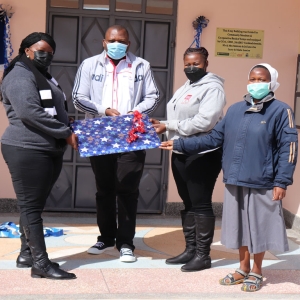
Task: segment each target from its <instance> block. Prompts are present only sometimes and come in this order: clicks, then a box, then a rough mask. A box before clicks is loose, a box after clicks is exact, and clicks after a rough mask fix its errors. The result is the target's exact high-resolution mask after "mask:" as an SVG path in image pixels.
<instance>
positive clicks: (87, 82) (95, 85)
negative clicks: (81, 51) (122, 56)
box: [72, 51, 159, 118]
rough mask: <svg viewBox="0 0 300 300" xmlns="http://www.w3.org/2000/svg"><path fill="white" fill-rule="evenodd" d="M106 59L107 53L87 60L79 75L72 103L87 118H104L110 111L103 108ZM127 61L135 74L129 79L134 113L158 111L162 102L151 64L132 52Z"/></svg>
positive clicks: (80, 68) (76, 79)
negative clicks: (157, 107)
mask: <svg viewBox="0 0 300 300" xmlns="http://www.w3.org/2000/svg"><path fill="white" fill-rule="evenodd" d="M105 57H106V52H105V51H103V52H102V53H101V54H99V55H96V56H93V57H90V58H87V59H85V60H84V61H83V62H82V64H81V65H80V67H79V69H78V71H77V74H76V78H75V83H74V88H73V93H72V97H73V103H74V106H75V107H76V109H78V110H80V111H82V112H85V113H86V115H85V116H86V118H94V117H95V116H103V115H105V110H106V109H107V107H104V106H103V105H102V94H103V86H104V83H105V77H106V70H105ZM126 59H127V60H128V59H129V60H130V61H131V63H132V70H133V74H134V76H132V78H129V80H130V81H131V82H130V84H129V88H130V95H131V97H130V99H131V110H133V111H134V110H137V111H139V112H140V113H145V114H149V113H151V112H152V111H153V110H154V109H155V108H156V106H157V104H158V101H159V91H158V88H157V86H156V84H155V81H154V78H153V74H152V72H151V69H150V64H149V62H147V61H146V60H144V59H142V58H140V57H137V56H135V55H133V54H132V53H131V52H128V53H127V57H126ZM119 105H122V103H120V104H119Z"/></svg>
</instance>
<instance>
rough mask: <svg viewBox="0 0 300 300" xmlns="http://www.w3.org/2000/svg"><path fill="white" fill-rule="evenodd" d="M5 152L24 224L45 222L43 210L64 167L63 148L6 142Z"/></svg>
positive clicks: (21, 220)
mask: <svg viewBox="0 0 300 300" xmlns="http://www.w3.org/2000/svg"><path fill="white" fill-rule="evenodd" d="M1 151H2V155H3V158H4V160H5V162H6V164H7V166H8V169H9V172H10V174H11V178H12V183H13V187H14V190H15V193H16V196H17V201H18V206H19V207H20V225H21V226H27V225H35V224H39V223H42V222H43V219H42V217H41V214H42V211H43V209H44V207H45V204H46V200H47V198H48V196H49V194H50V192H51V189H52V187H53V185H54V183H55V182H56V180H57V178H58V176H59V174H60V171H61V168H62V161H63V151H53V152H51V151H40V150H33V149H27V148H22V147H15V146H9V145H3V144H1Z"/></svg>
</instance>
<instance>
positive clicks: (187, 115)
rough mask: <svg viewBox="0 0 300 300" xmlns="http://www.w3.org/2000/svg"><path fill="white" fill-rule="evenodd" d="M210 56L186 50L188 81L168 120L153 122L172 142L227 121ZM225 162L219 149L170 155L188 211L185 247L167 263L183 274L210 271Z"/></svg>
mask: <svg viewBox="0 0 300 300" xmlns="http://www.w3.org/2000/svg"><path fill="white" fill-rule="evenodd" d="M207 57H208V52H207V50H206V49H205V48H204V47H200V48H188V49H187V50H186V51H185V53H184V56H183V58H184V72H185V74H186V76H187V78H188V81H187V82H186V83H185V84H184V85H183V86H182V87H180V88H179V89H178V90H177V91H176V92H175V94H174V96H173V97H172V99H171V100H170V101H169V102H168V105H167V116H168V119H167V121H158V120H155V119H151V121H152V123H153V126H154V127H155V129H156V132H157V133H158V134H160V133H163V132H167V135H168V139H169V140H173V139H178V138H186V137H191V136H200V135H205V134H207V133H208V132H210V131H211V130H212V129H213V128H214V126H215V125H216V124H217V123H218V122H219V121H220V120H221V119H222V117H223V108H224V106H225V104H226V99H225V93H224V88H223V83H224V80H223V79H222V78H220V77H219V76H217V75H215V74H213V73H210V72H207V71H206V69H207V66H208V61H207ZM221 158H222V150H221V149H213V150H210V151H206V152H201V153H198V154H196V155H192V156H187V155H185V154H183V153H179V152H176V151H173V152H172V172H173V176H174V179H175V182H176V186H177V189H178V193H179V195H180V197H181V199H182V201H183V204H184V207H185V209H184V210H182V211H181V212H180V213H181V219H182V227H183V233H184V236H185V242H186V248H185V251H184V252H183V253H182V254H180V255H178V256H176V257H172V258H169V259H167V260H166V263H167V264H184V265H183V266H182V267H181V271H183V272H191V271H200V270H204V269H208V268H210V267H211V258H210V256H209V254H210V245H211V243H212V240H213V235H214V226H215V216H214V213H213V210H212V193H213V189H214V186H215V183H216V180H217V177H218V175H219V173H220V170H221Z"/></svg>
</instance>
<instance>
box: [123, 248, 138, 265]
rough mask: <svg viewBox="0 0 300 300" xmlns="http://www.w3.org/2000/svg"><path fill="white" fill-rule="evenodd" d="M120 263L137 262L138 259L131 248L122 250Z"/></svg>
mask: <svg viewBox="0 0 300 300" xmlns="http://www.w3.org/2000/svg"><path fill="white" fill-rule="evenodd" d="M120 261H122V262H135V261H136V257H135V256H134V254H133V252H132V250H131V249H129V248H121V250H120Z"/></svg>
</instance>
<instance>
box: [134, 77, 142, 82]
mask: <svg viewBox="0 0 300 300" xmlns="http://www.w3.org/2000/svg"><path fill="white" fill-rule="evenodd" d="M143 79H144V75H135V77H134V82H138V81H143Z"/></svg>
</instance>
